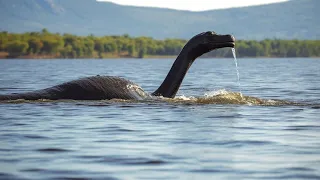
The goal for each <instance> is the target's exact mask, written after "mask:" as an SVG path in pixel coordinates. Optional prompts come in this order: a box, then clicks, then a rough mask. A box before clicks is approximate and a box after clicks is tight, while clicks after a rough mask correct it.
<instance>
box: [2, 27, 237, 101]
mask: <svg viewBox="0 0 320 180" xmlns="http://www.w3.org/2000/svg"><path fill="white" fill-rule="evenodd" d="M234 46H235V38H234V37H233V36H232V35H218V34H216V33H215V32H212V31H208V32H203V33H200V34H198V35H196V36H194V37H193V38H191V39H190V40H189V41H188V42H187V44H186V45H185V46H184V47H183V49H182V50H181V52H180V54H179V55H178V57H177V59H176V60H175V62H174V63H173V65H172V67H171V69H170V71H169V73H168V75H167V76H166V78H165V80H164V81H163V82H162V84H161V85H160V87H159V88H158V89H157V90H156V91H155V92H153V93H152V95H153V96H163V97H168V98H174V97H175V95H176V93H177V92H178V90H179V87H180V85H181V83H182V81H183V79H184V77H185V75H186V73H187V71H188V69H189V68H190V66H191V65H192V63H193V62H194V61H195V59H196V58H197V57H199V56H201V55H203V54H205V53H207V52H209V51H212V50H215V49H219V48H224V47H234ZM128 85H129V86H130V85H134V86H136V85H135V84H134V83H132V82H131V81H128V80H126V79H123V78H119V77H113V76H93V77H87V78H82V79H78V80H74V81H70V82H66V83H63V84H60V85H57V86H53V87H50V88H46V89H42V90H37V91H33V92H28V93H21V94H9V95H0V100H16V99H25V100H38V99H50V100H58V99H73V100H102V99H137V95H134V93H132V92H130V91H132V89H130V88H128ZM135 94H136V93H135ZM141 98H143V97H141Z"/></svg>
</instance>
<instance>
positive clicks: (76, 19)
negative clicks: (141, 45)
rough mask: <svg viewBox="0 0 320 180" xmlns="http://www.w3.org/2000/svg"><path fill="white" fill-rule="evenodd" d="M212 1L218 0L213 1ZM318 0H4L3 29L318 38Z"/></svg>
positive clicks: (0, 26) (1, 10)
mask: <svg viewBox="0 0 320 180" xmlns="http://www.w3.org/2000/svg"><path fill="white" fill-rule="evenodd" d="M212 3H214V1H213V2H212ZM319 8H320V0H291V1H287V2H283V3H276V4H269V5H261V6H251V7H243V8H230V9H222V10H211V11H203V12H191V11H178V10H172V9H162V8H147V7H133V6H122V5H117V4H114V3H109V2H97V1H95V0H0V18H1V23H0V31H9V32H19V33H20V32H26V31H40V30H41V29H43V28H47V29H48V30H49V31H50V32H59V33H71V34H76V35H89V34H93V35H96V36H102V35H123V34H129V35H130V36H150V37H153V38H156V39H164V38H183V39H189V38H190V37H192V36H193V35H195V34H197V33H199V32H202V31H206V30H213V31H216V32H218V33H221V34H226V33H232V34H234V35H235V36H236V38H237V39H258V40H259V39H265V38H272V39H273V38H281V39H320V31H319V30H320V19H319V17H320V15H319V12H318V11H319Z"/></svg>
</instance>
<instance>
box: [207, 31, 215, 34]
mask: <svg viewBox="0 0 320 180" xmlns="http://www.w3.org/2000/svg"><path fill="white" fill-rule="evenodd" d="M216 34H217V33H216V32H214V31H208V32H206V35H216Z"/></svg>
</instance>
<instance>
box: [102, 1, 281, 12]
mask: <svg viewBox="0 0 320 180" xmlns="http://www.w3.org/2000/svg"><path fill="white" fill-rule="evenodd" d="M98 1H109V2H114V3H117V4H122V5H132V6H147V7H161V8H171V9H179V10H191V11H203V10H210V9H223V8H230V7H243V6H252V5H261V4H269V3H277V2H284V1H287V0H192V1H191V0H98Z"/></svg>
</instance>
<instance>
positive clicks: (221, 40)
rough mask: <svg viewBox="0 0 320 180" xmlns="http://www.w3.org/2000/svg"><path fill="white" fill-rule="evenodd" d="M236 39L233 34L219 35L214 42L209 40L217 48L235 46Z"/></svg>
mask: <svg viewBox="0 0 320 180" xmlns="http://www.w3.org/2000/svg"><path fill="white" fill-rule="evenodd" d="M235 41H236V39H235V38H234V36H232V35H218V36H216V37H215V38H214V40H213V41H212V42H209V44H211V45H212V46H213V47H215V48H223V47H232V48H233V47H234V46H235V44H236V42H235Z"/></svg>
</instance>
